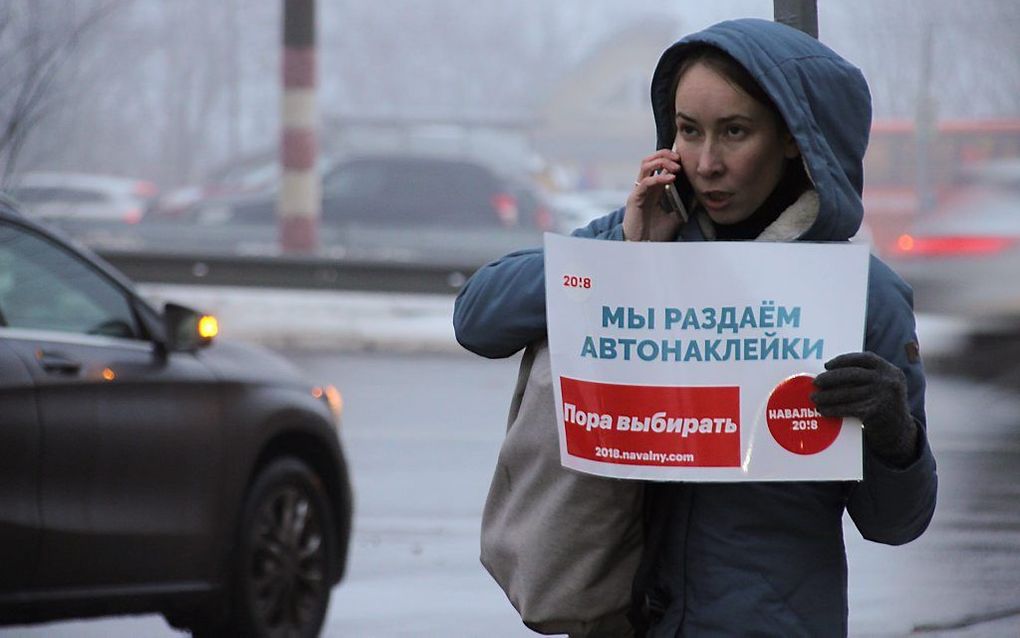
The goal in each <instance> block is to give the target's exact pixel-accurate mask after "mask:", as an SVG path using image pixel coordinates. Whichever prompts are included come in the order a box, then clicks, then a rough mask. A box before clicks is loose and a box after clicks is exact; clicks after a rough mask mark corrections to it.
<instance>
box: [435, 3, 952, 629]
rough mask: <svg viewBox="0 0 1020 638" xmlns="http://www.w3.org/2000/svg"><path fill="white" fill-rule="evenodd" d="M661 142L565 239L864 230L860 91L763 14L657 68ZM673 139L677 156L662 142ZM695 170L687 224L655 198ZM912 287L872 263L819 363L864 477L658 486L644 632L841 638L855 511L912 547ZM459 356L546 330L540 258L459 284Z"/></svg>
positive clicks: (794, 235)
mask: <svg viewBox="0 0 1020 638" xmlns="http://www.w3.org/2000/svg"><path fill="white" fill-rule="evenodd" d="M652 107H653V112H654V116H655V124H656V129H657V134H658V147H659V150H658V151H656V152H655V153H653V154H652V155H649V156H648V157H646V158H645V159H644V160H643V161H642V163H641V167H640V171H639V173H638V179H637V181H636V182H635V185H634V189H633V191H632V192H631V194H630V196H629V197H628V200H627V205H626V206H625V207H624V208H623V209H621V210H618V211H616V212H614V213H612V214H610V215H607V216H606V217H603V218H601V219H598V220H596V221H594V222H592V223H591V224H590V225H588V226H587V227H585V228H582V229H579V230H577V231H575V232H574V235H576V236H579V237H592V238H597V239H605V240H629V241H711V240H720V239H725V240H758V241H795V240H796V241H846V240H848V239H849V238H850V237H851V236H852V235H853V234H854V233H855V232H856V231H857V229H858V227H859V226H860V223H861V218H862V214H863V207H862V203H861V189H862V186H863V167H862V159H863V156H864V150H865V148H866V146H867V139H868V132H869V128H870V119H871V101H870V95H869V92H868V88H867V84H866V82H865V80H864V78H863V76H862V75H861V73H860V71H858V70H857V69H856V68H855V67H853V66H852V65H850V64H849V63H847V62H846V61H845V60H843V59H842V58H841V57H839V56H838V55H837V54H835V53H834V52H832V51H831V50H829V49H828V48H827V47H825V46H824V45H822V44H821V43H819V42H818V41H816V40H814V39H813V38H811V37H809V36H807V35H805V34H803V33H800V32H799V31H796V30H794V29H792V28H789V27H785V26H783V25H780V24H776V23H772V22H768V21H763V20H735V21H729V22H724V23H721V24H718V25H715V26H713V27H710V28H708V29H706V30H704V31H702V32H700V33H696V34H693V35H690V36H688V37H686V38H684V39H682V40H681V41H679V42H678V43H676V44H675V45H673V46H672V47H670V48H669V49H667V50H666V52H665V53H664V54H663V55H662V57H661V59H660V60H659V64H658V66H657V68H656V71H655V74H654V76H653V79H652ZM674 148H675V151H674V150H670V149H674ZM684 179H686V180H688V181H689V183H690V185H691V187H692V189H693V193H694V195H693V197H694V202H693V206H692V207H691V208H692V210H691V215H690V217H689V219H688V220H686V221H685V220H683V219H682V218H681V217H680V216H679V215H677V214H675V213H671V212H669V211H667V210H665V209H664V208H663V207H662V205H661V202H663V201H664V200H663V192H664V188H665V186H666V185H667V184H671V183H675V182H676V181H677V180H684ZM911 304H912V302H911V293H910V289H909V287H907V285H906V284H904V283H903V282H902V281H901V280H900V279H899V278H898V277H897V276H896V275H895V274H894V273H893V272H892V271H891V270H889V269H888V268H887V267H886V266H885V265H884V264H883V263H882V262H881V261H879V260H878V259H877V258H872V261H871V266H870V272H869V283H868V308H867V318H866V323H867V325H866V331H865V352H862V353H850V354H844V355H841V356H838V357H836V358H835V359H833V360H831V361H829V362H827V363H826V369H827V371H826V372H824V373H822V374H820V375H818V376H817V377H816V381H815V384H816V386H817V388H818V389H817V391H816V393H815V395H814V399H815V402H816V403H817V405H818V408H819V410H820V411H821V412H822V413H823V414H825V415H829V416H853V417H857V418H860V419H861V421H862V422H863V423H864V440H865V446H864V448H865V449H864V479H863V481H860V482H835V481H834V482H811V483H733V484H730V483H726V484H712V483H690V484H685V483H667V484H661V483H651V484H649V485H648V486H647V490H646V495H647V496H646V504H647V508H646V509H647V519H646V529H647V537H646V548H645V556H644V559H643V561H642V566H641V568H640V569H639V571H638V574H637V576H636V579H635V583H634V590H633V600H634V606H633V609H632V613H631V620H632V622H633V623H634V625H635V628H636V629H637V633H638V634H639V635H648V636H656V637H660V636H719V635H725V636H730V635H733V636H736V635H740V636H751V635H769V636H835V635H845V634H846V633H847V575H846V553H845V549H844V545H843V535H842V517H843V512H844V511H848V512H849V513H850V515H851V517H852V518H853V521H854V523H855V524H856V526H857V529H858V530H859V531H860V533H861V534H862V535H863V536H864V537H865V538H868V539H870V540H873V541H876V542H881V543H887V544H901V543H906V542H909V541H911V540H913V539H914V538H916V537H917V536H919V535H920V534H921V533H922V532H923V531H924V529H925V528H926V527H927V525H928V522H929V520H930V519H931V516H932V513H933V512H934V508H935V495H936V486H937V479H936V474H935V461H934V458H933V456H932V453H931V450H930V448H929V447H928V443H927V437H926V436H925V431H924V423H925V416H924V375H923V370H922V366H921V362H920V358H919V356H918V350H917V340H916V336H915V334H914V319H913V311H912V306H911ZM454 325H455V329H456V333H457V338H458V340H459V341H460V343H461V344H463V345H464V346H465V347H466V348H468V349H469V350H472V351H473V352H476V353H478V354H481V355H483V356H487V357H505V356H509V355H511V354H513V353H515V352H517V351H518V350H520V349H521V348H523V347H525V346H526V345H528V344H529V343H531V342H532V341H535V340H538V339H541V338H543V337H544V336H545V330H546V324H545V293H544V281H543V257H542V253H541V251H539V250H530V251H522V252H518V253H513V254H511V255H508V256H507V257H504V258H503V259H501V260H499V261H497V262H494V263H493V264H490V265H489V266H486V267H485V268H483V269H482V270H480V271H479V272H478V273H476V275H475V276H474V277H472V279H471V280H470V281H469V282H468V283H467V285H466V286H465V287H464V289H463V290H462V291H461V294H460V295H459V296H458V299H457V304H456V309H455V314H454Z"/></svg>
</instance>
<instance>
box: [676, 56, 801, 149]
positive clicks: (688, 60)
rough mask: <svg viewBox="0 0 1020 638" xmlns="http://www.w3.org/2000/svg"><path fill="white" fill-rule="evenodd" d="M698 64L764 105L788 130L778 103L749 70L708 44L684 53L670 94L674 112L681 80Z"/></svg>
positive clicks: (783, 127)
mask: <svg viewBox="0 0 1020 638" xmlns="http://www.w3.org/2000/svg"><path fill="white" fill-rule="evenodd" d="M696 64H703V65H705V66H707V67H708V68H710V69H712V70H713V71H715V72H716V73H718V74H719V75H721V76H722V77H724V78H725V79H726V80H727V81H728V82H730V83H731V84H733V85H735V86H736V87H737V88H739V89H740V90H741V91H743V92H744V93H747V94H748V95H750V96H751V97H752V98H754V100H755V101H756V102H759V103H761V104H764V105H765V106H766V107H767V108H768V109H769V111H770V112H771V113H772V115H773V116H775V118H776V122H777V123H778V124H779V127H780V130H786V129H787V126H786V120H784V119H783V116H782V114H781V113H780V112H779V108H778V107H776V103H775V102H773V101H772V98H770V97H769V94H768V93H766V92H765V89H763V88H761V85H760V84H758V82H756V81H755V79H754V78H753V77H751V74H750V73H748V71H747V69H745V68H744V67H743V66H742V65H741V64H740V63H739V62H737V61H736V60H735V59H733V57H732V56H730V55H729V54H728V53H726V52H725V51H723V50H722V49H718V48H716V47H714V46H710V45H707V44H695V45H692V46H691V47H690V48H689V49H687V50H686V51H685V52H684V57H683V60H681V62H680V65H679V66H678V67H677V69H676V72H675V73H674V74H673V85H672V87H671V88H670V92H669V94H670V96H672V103H673V109H674V110H675V109H676V89H677V87H678V86H680V80H681V78H683V76H684V74H686V73H687V71H689V70H690V69H691V67H693V66H694V65H696ZM674 115H676V113H674Z"/></svg>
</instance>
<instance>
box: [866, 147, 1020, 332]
mask: <svg viewBox="0 0 1020 638" xmlns="http://www.w3.org/2000/svg"><path fill="white" fill-rule="evenodd" d="M886 257H887V261H889V263H890V265H892V266H893V268H895V269H896V271H897V272H899V273H900V275H902V276H903V277H904V279H906V280H907V281H908V282H909V283H910V284H911V285H912V286H913V287H914V302H915V306H916V307H917V309H918V310H920V311H922V312H931V313H938V314H944V315H951V316H955V317H960V318H966V319H971V320H985V321H986V322H989V323H990V324H991V326H994V325H995V324H1000V325H1005V326H1012V327H1013V329H1015V328H1017V327H1018V326H1020V286H1018V285H1017V278H1018V277H1020V159H1018V160H1012V161H1009V160H1007V161H996V162H992V163H988V164H986V165H984V166H982V167H980V169H978V170H972V171H971V173H970V183H969V185H968V186H967V187H966V188H965V189H961V192H959V193H958V194H957V195H956V196H954V197H953V198H952V199H951V200H950V203H949V204H947V205H946V206H944V207H943V208H941V209H939V210H937V211H934V212H933V213H931V214H930V215H928V216H925V217H921V218H919V219H918V220H916V221H915V222H914V223H913V224H912V225H911V226H910V228H909V229H908V231H907V232H906V233H903V234H902V235H900V236H899V238H898V239H897V241H896V246H895V248H894V249H893V251H892V252H891V253H890V254H888V255H887V256H886ZM991 326H990V327H991Z"/></svg>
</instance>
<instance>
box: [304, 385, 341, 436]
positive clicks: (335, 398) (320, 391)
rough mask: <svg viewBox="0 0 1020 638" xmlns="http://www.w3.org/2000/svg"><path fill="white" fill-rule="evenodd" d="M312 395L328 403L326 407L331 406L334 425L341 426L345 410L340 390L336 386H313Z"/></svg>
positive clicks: (330, 411)
mask: <svg viewBox="0 0 1020 638" xmlns="http://www.w3.org/2000/svg"><path fill="white" fill-rule="evenodd" d="M312 396H313V397H315V398H316V399H321V400H322V401H323V402H324V403H325V404H326V407H328V408H329V413H330V414H332V415H333V423H334V425H336V426H338V427H339V425H340V415H341V414H342V413H343V411H344V398H343V396H342V395H341V394H340V391H339V390H337V389H336V386H334V385H325V386H315V387H314V388H312Z"/></svg>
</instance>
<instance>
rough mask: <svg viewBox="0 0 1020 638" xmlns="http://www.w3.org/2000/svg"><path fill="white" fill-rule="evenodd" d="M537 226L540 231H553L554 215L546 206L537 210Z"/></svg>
mask: <svg viewBox="0 0 1020 638" xmlns="http://www.w3.org/2000/svg"><path fill="white" fill-rule="evenodd" d="M535 226H536V227H537V228H538V229H539V230H552V229H553V215H552V213H551V212H549V209H548V208H546V207H545V206H539V207H538V208H536V209H535Z"/></svg>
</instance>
